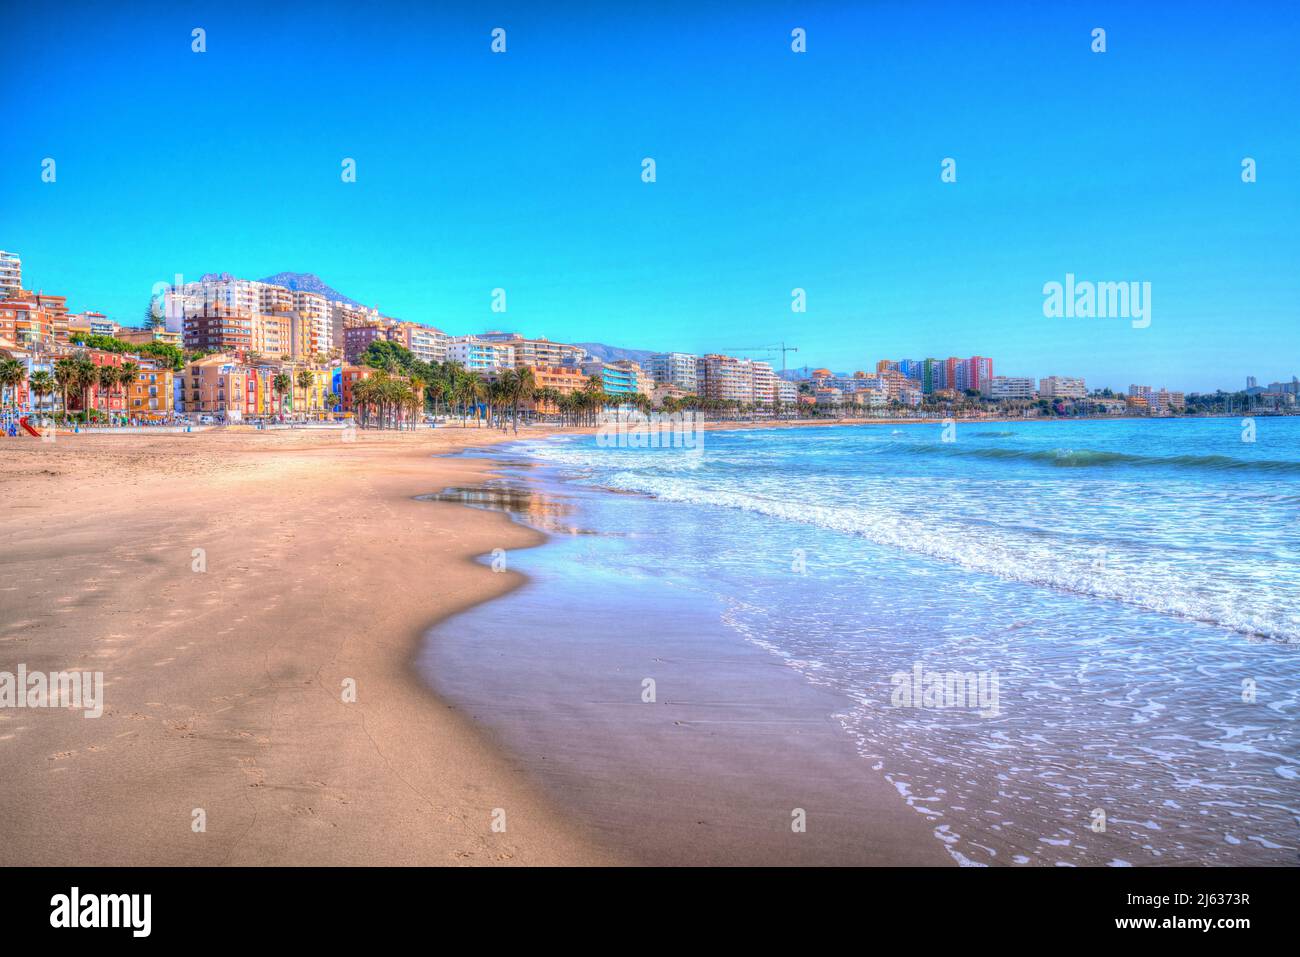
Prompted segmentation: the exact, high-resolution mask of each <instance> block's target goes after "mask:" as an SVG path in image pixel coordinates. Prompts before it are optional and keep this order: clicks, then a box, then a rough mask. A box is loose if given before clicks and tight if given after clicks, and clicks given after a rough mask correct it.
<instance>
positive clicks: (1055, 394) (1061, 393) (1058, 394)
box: [1038, 375, 1088, 399]
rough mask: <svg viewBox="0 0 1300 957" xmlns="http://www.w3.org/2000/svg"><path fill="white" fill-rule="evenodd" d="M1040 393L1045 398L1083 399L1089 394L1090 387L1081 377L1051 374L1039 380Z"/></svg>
mask: <svg viewBox="0 0 1300 957" xmlns="http://www.w3.org/2000/svg"><path fill="white" fill-rule="evenodd" d="M1038 394H1039V395H1041V396H1042V397H1043V398H1044V399H1082V398H1084V397H1085V396H1087V394H1088V387H1087V386H1086V385H1085V384H1084V381H1083V379H1081V378H1075V377H1074V376H1064V375H1049V376H1047V378H1045V379H1039V380H1038Z"/></svg>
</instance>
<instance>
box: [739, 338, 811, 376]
mask: <svg viewBox="0 0 1300 957" xmlns="http://www.w3.org/2000/svg"><path fill="white" fill-rule="evenodd" d="M721 351H722V352H768V353H771V352H779V353H781V372H782V374H784V373H785V354H786V353H787V352H798V351H799V347H798V346H787V345H786V344H785V343H784V342H781V343H778V344H777V345H774V346H754V347H753V348H742V347H740V346H728V347H727V348H725V349H722V350H721Z"/></svg>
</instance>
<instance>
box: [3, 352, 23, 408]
mask: <svg viewBox="0 0 1300 957" xmlns="http://www.w3.org/2000/svg"><path fill="white" fill-rule="evenodd" d="M26 379H27V367H26V366H24V365H23V364H22V363H21V362H19V361H18V360H17V359H14V358H12V357H5V358H4V359H0V390H4V389H7V390H9V393H10V401H9V402H8V403H7V404H8V405H14V406H16V405H17V404H18V387H19V386H20V385H22V384H23V382H24V381H25V380H26Z"/></svg>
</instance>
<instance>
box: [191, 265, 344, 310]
mask: <svg viewBox="0 0 1300 957" xmlns="http://www.w3.org/2000/svg"><path fill="white" fill-rule="evenodd" d="M203 278H204V279H206V278H207V277H206V276H204V277H203ZM258 282H269V283H271V284H272V285H275V286H284V288H286V289H293V290H301V291H302V292H314V293H319V294H320V295H322V296H324V297H325V298H326V299H328V300H329V301H330V302H346V303H347V304H348V305H350V306H360V305H361V303H359V302H357V301H356V300H355V299H349V298H348V297H347V296H345V295H343V293H341V292H339V291H338V290H336V289H333V288H331V287H329V286H327V285H325V283H324V282H322V281H321V278H320V277H319V276H317V275H316V274H315V273H310V272H278V273H276V274H275V275H274V276H267V277H266V278H265V279H259V280H258Z"/></svg>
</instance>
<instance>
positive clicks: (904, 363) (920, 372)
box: [898, 359, 925, 382]
mask: <svg viewBox="0 0 1300 957" xmlns="http://www.w3.org/2000/svg"><path fill="white" fill-rule="evenodd" d="M898 371H899V372H901V373H903V375H905V376H907V378H909V379H911V380H912V381H914V382H922V381H923V378H924V374H925V360H923V359H899V360H898Z"/></svg>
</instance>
